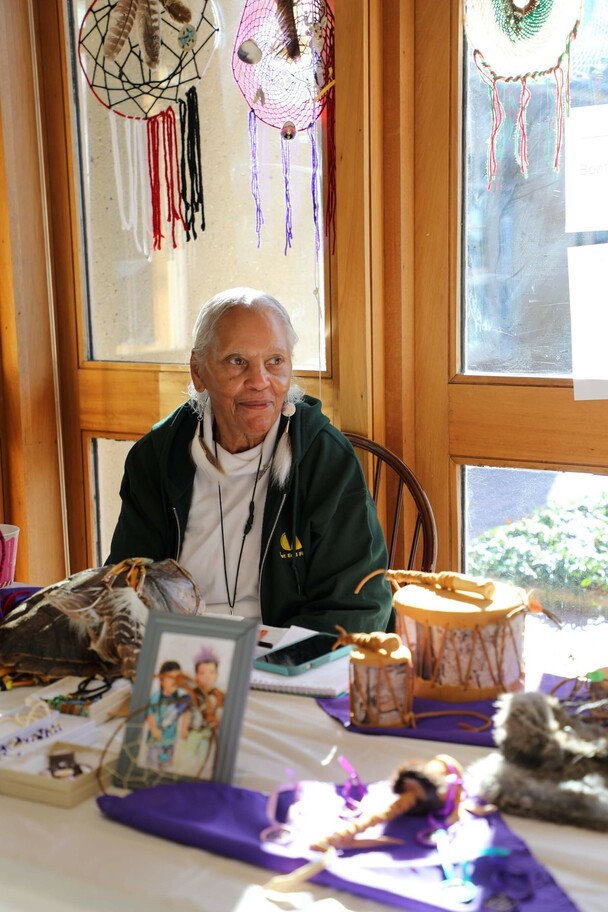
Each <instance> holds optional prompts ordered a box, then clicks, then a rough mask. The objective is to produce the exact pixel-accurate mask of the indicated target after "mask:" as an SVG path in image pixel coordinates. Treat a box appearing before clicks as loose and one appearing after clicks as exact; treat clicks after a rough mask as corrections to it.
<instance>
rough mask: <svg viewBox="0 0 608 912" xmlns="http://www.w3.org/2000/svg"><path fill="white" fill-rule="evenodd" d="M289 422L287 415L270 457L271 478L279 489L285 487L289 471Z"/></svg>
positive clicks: (290, 450)
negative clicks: (272, 454) (283, 427)
mask: <svg viewBox="0 0 608 912" xmlns="http://www.w3.org/2000/svg"><path fill="white" fill-rule="evenodd" d="M289 423H290V418H289V417H288V418H287V424H286V425H285V430H284V431H283V433H282V434H281V438H280V440H279V442H278V443H277V446H276V449H275V451H274V456H273V458H272V468H271V475H272V479H273V481H274V483H275V484H276V485H277V486H278V487H279V488H281V490H284V489H285V488H286V487H287V481H288V479H289V475H290V473H291V463H292V448H291V438H290V436H289Z"/></svg>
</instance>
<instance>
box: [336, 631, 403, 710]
mask: <svg viewBox="0 0 608 912" xmlns="http://www.w3.org/2000/svg"><path fill="white" fill-rule="evenodd" d="M363 637H367V639H368V641H371V642H374V641H378V642H379V641H380V640H381V638H382V637H386V647H384V646H382V645H380V646H378V645H377V646H376V647H375V648H374V647H372V648H370V647H369V646H367V645H365V646H364V645H359V644H357V643H356V638H357V635H356V634H355V635H354V636H353V638H352V639H353V640H355V644H356V645H355V648H354V649H353V650H352V651H351V654H350V671H349V673H350V688H349V693H350V719H351V722H352V723H353V724H354V725H358V726H362V727H366V726H369V727H373V728H392V727H400V728H401V727H405V728H409V727H411V725H412V724H413V716H412V701H413V697H414V675H413V667H412V657H411V653H410V651H409V649H407V648H406V647H405V646H404V645H403V644H402V643H401V641H400V639H399V637H398V636H396V635H395V634H392V635H391V634H384V635H383V634H371V635H366V634H363V636H362V637H361V638H363Z"/></svg>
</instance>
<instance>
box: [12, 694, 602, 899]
mask: <svg viewBox="0 0 608 912" xmlns="http://www.w3.org/2000/svg"><path fill="white" fill-rule="evenodd" d="M9 698H10V700H9ZM17 698H18V696H17V693H16V692H13V693H11V694H3V695H0V709H1V708H2V706H3V705H6V704H7V702H10V703H12V704H13V705H15V700H16V699H17ZM334 745H337V747H338V748H339V751H340V753H343V754H345V755H346V756H347V757H348V758H349V760H351V762H353V763H354V764H355V766H356V768H357V771H358V772H359V774H360V776H361V777H362V779H364V780H367V781H371V780H375V779H383V778H388V777H390V775H391V773H392V771H393V769H394V767H395V766H396V765H397V764H398V763H401V762H403V761H405V760H407V759H417V758H420V759H426V758H429V757H432V756H433V755H434V754H436V753H439V752H442V751H446V752H447V753H450V754H452V755H453V756H455V757H456V758H457V759H458V760H459V761H460V762H461V763H463V764H465V765H466V764H467V763H469V762H471V761H472V760H473V759H474V758H476V757H478V756H480V755H481V754H482V753H483V750H482V749H480V748H474V747H467V746H459V745H441V744H439V743H437V742H432V741H419V740H416V741H412V740H407V739H404V738H390V737H374V736H371V735H361V734H353V733H350V732H348V731H346V730H345V729H343V728H342V727H341V726H340V725H339V724H338V723H337V722H335V721H334V720H332V719H330V718H329V717H328V716H327V715H326V714H325V713H324V712H323V711H322V710H321V709H320V708H319V707H318V706H317V705H316V703H315V701H314V700H313V699H310V698H307V697H299V696H288V695H284V694H272V693H262V692H254V691H252V692H251V693H250V695H249V700H248V705H247V711H246V716H245V721H244V725H243V732H242V738H241V744H240V749H239V754H238V758H237V769H236V774H235V779H234V784H235V785H241V786H244V787H247V788H255V789H259V790H261V791H265V792H270V791H272V789H273V788H275V787H276V785H277V784H279V783H282V782H284V781H286V780H287V779H288V778H289V775H290V774H288V772H287V771H288V770H289V771H293V775H295V776H296V777H298V778H316V779H321V780H327V781H336V780H337V781H339V780H340V779H341V778H342V777H343V776H341V775H340V772H341V771H340V769H339V767H337V765H336V764H330V765H328V766H322V765H321V761H322V760H323V759H324V758H326V757H327V755H328V753H329V751H330V750H331V748H332V747H333V746H334ZM506 819H507V821H508V823H509V825H510V826H511V827H512V829H513V830H514V831H515V832H516V833H518V834H519V835H520V836H521V837H522V838H523V839H524V840H525V841H526V843H527V844H528V846H529V848H530V849H531V850H532V851H533V852H534V854H535V855H536V857H537V858H538V859H539V861H541V862H542V863H543V864H544V865H546V867H547V868H548V869H549V870H550V871H551V872H552V874H553V876H554V877H555V878H556V880H557V881H558V882H559V884H560V885H561V886H562V888H563V889H564V890H566V891H567V892H568V893H569V895H570V896H571V898H572V899H573V900H574V902H575V903H577V905H578V906H579V909H580V910H581V912H606V910H607V909H608V874H607V857H606V847H607V845H608V841H607V839H606V835H605V834H598V833H592V832H590V831H587V830H582V829H577V828H574V827H557V826H553V825H550V824H544V823H540V822H536V821H531V820H522V819H519V818H515V817H508V818H506ZM0 821H1V831H0V832H1V834H2V837H1V841H0V910H1V912H9V910H10V912H17V910H19V912H26V910H27V912H41V910H44V912H72V910H73V912H98V910H99V912H101V910H103V912H109V910H111V912H169V910H171V912H278V910H283V909H285V908H287V907H286V906H277V905H275V904H274V903H271V902H269V901H267V900H265V899H264V897H263V896H262V893H261V890H260V885H261V884H263V883H264V882H265V881H267V880H268V878H269V876H270V874H269V872H267V871H263V870H261V869H257V868H255V867H252V866H250V865H245V864H242V863H240V862H236V861H230V860H227V859H224V858H221V857H219V856H215V855H209V854H207V853H206V852H203V851H200V850H198V849H190V848H187V847H184V846H180V845H177V844H174V843H172V842H168V841H165V840H162V839H159V838H156V837H154V836H148V835H145V834H142V833H139V832H137V831H136V830H132V829H130V828H128V827H125V826H123V825H121V824H119V823H116V822H114V821H111V820H109V819H106V818H104V817H103V816H102V814H101V812H100V811H99V809H98V807H97V804H96V803H95V800H94V799H89V800H87V801H85V802H83V803H82V804H80V805H77V806H76V807H74V808H71V809H69V810H65V809H62V808H54V807H51V806H49V805H44V804H39V803H36V802H32V801H25V800H21V799H18V798H12V797H6V796H0ZM301 899H302V906H301V908H303V909H306V910H314V912H343V910H353V912H381V910H384V912H386V910H387V909H389V908H391V907H388V906H385V905H382V904H380V903H374V902H370V901H368V900H364V899H361V898H359V897H356V896H354V895H352V894H347V893H338V894H335V893H332V892H331V891H329V890H327V889H324V888H321V887H317V886H312V885H309V884H307V885H306V887H305V893H304V894H303V895H301ZM522 912H525V910H524V909H523V907H522ZM548 912H550V910H548Z"/></svg>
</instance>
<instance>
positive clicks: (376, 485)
mask: <svg viewBox="0 0 608 912" xmlns="http://www.w3.org/2000/svg"><path fill="white" fill-rule="evenodd" d="M343 433H344V436H345V437H346V438H347V439H348V440H350V442H351V443H352V445H353V446H354V447H355V451H356V450H361V451H363V452H366V453H370V454H371V461H372V467H371V475H372V477H371V482H370V490H371V494H372V497H373V499H374V503H375V504H377V503H378V497H379V495H380V490H381V487H380V486H381V482H382V473H383V469H384V467H385V466H386V468H387V473H386V478H387V480H388V479H390V478H391V477H392V478H393V479H394V483H393V485H392V486H390V487H389V492H388V496H387V500H388V503H389V505H390V510H392V522H391V521H390V516H387V523H386V528H385V536H386V542H387V545H388V566H389V568H394V564H393V561H394V558H395V553H396V550H397V543H398V540H399V530H400V527H401V525H402V522H401V520H402V513H403V506H404V500H403V489H404V488H407V491H408V493H409V495H410V497H411V500H412V504H413V508H414V516H413V533H412V535H411V542H410V544H409V559H408V563H407V566H405V567H399V568H394V569H400V570H422V571H424V572H425V573H433V572H434V571H435V564H436V562H437V528H436V526H435V517H434V515H433V510H432V507H431V504H430V501H429V499H428V497H427V495H426V494H425V492H424V489H423V488H422V486H421V484H420V482H419V481H418V479H417V478H416V476H415V475H414V473H413V472H412V471H411V469H409V468H408V467H407V466H406V464H405V463H404V462H403V461H402V460H401V459H399V457H398V456H396V455H395V454H394V453H392V452H391V451H390V450H387V449H386V447H384V446H382V445H381V444H379V443H375V441H373V440H368V439H367V437H361V436H360V435H359V434H351V433H350V432H348V431H344V432H343ZM357 455H359V454H357ZM364 468H365V464H364ZM408 526H409V523H408ZM406 531H407V530H406V529H404V534H406ZM421 534H422V549H421V553H420V555H419V556H418V552H419V550H420V537H421ZM404 553H405V548H404ZM417 559H418V563H419V566H416V561H417Z"/></svg>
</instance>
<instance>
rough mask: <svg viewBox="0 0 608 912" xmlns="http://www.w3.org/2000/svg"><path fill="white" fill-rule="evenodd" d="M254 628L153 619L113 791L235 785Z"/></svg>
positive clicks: (208, 620)
mask: <svg viewBox="0 0 608 912" xmlns="http://www.w3.org/2000/svg"><path fill="white" fill-rule="evenodd" d="M257 626H258V625H257V621H256V620H254V619H252V618H241V619H239V620H236V619H231V618H217V617H206V616H205V615H200V616H192V615H181V614H164V613H161V612H151V613H150V617H149V619H148V623H147V626H146V632H145V635H144V639H143V643H142V648H141V652H140V656H139V661H138V664H137V672H136V676H135V682H134V685H133V695H132V698H131V705H130V708H129V716H128V719H127V723H126V726H125V734H124V740H123V744H122V749H121V752H120V755H119V758H118V762H117V766H116V773H115V776H114V783H115V784H116V785H118V786H120V787H122V788H131V789H133V788H139V787H144V786H150V785H156V784H159V783H161V782H174V781H176V780H178V779H211V780H214V781H216V782H228V783H229V782H231V780H232V775H233V772H234V764H235V759H236V753H237V749H238V742H239V736H240V731H241V726H242V722H243V715H244V712H245V702H246V699H247V693H248V690H249V679H250V674H251V669H252V666H253V654H254V650H255V644H256V641H257Z"/></svg>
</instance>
